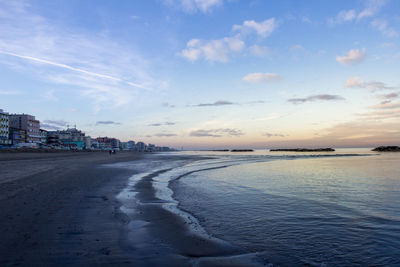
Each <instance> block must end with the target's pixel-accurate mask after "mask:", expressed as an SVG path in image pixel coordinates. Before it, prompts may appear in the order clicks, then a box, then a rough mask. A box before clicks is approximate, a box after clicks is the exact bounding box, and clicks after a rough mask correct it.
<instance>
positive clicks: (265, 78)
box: [242, 72, 283, 83]
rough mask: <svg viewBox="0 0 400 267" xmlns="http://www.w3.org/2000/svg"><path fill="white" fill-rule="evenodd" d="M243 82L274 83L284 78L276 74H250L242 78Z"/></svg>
mask: <svg viewBox="0 0 400 267" xmlns="http://www.w3.org/2000/svg"><path fill="white" fill-rule="evenodd" d="M242 80H243V81H246V82H251V83H265V82H274V81H282V80H283V77H282V76H281V75H279V74H276V73H260V72H257V73H250V74H247V75H246V76H244V77H243V78H242Z"/></svg>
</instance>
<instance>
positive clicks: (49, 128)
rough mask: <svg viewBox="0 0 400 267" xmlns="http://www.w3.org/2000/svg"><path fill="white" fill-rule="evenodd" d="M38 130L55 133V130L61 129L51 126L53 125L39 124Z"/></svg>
mask: <svg viewBox="0 0 400 267" xmlns="http://www.w3.org/2000/svg"><path fill="white" fill-rule="evenodd" d="M40 128H42V129H45V130H49V131H57V130H61V129H62V128H63V127H61V126H57V125H53V124H48V123H41V124H40Z"/></svg>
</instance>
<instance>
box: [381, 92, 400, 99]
mask: <svg viewBox="0 0 400 267" xmlns="http://www.w3.org/2000/svg"><path fill="white" fill-rule="evenodd" d="M382 97H383V98H386V99H393V98H398V97H400V95H399V94H398V93H391V94H386V95H382Z"/></svg>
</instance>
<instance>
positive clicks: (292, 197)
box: [121, 148, 400, 266]
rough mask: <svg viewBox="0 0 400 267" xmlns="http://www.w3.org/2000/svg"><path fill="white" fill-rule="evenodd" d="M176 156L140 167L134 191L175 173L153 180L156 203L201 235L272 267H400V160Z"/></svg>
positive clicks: (347, 152) (346, 153)
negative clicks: (144, 181) (259, 257)
mask: <svg viewBox="0 0 400 267" xmlns="http://www.w3.org/2000/svg"><path fill="white" fill-rule="evenodd" d="M173 155H177V160H172V161H171V160H163V159H162V158H163V157H171V153H160V154H158V155H157V157H155V158H157V159H158V160H154V162H153V163H152V164H149V163H148V162H147V163H143V162H142V163H140V162H139V163H135V164H142V165H141V166H139V165H136V168H139V167H140V168H142V172H141V173H139V174H137V175H135V176H134V177H132V178H131V182H130V186H131V187H132V186H133V185H134V183H135V182H137V181H139V180H140V179H141V178H143V177H144V176H145V175H148V174H149V173H151V172H155V171H159V170H167V171H165V172H163V173H160V174H159V175H157V176H155V177H154V178H153V187H154V188H155V190H156V195H157V197H158V198H159V199H162V200H163V201H164V202H163V203H164V204H162V205H163V207H164V208H165V209H167V210H169V211H171V212H173V213H175V214H177V216H181V217H182V218H184V219H185V220H188V225H190V226H191V228H192V231H194V232H196V233H197V234H200V235H204V236H208V237H209V238H214V239H218V240H222V241H224V242H227V243H229V244H231V245H232V246H235V247H239V248H241V249H242V250H243V251H246V253H250V254H251V253H254V254H257V255H262V257H263V259H264V260H265V263H266V264H270V266H400V153H390V152H386V153H378V152H373V151H371V149H370V148H356V149H336V151H335V152H270V151H268V150H255V151H253V152H222V151H221V152H219V151H180V152H173ZM180 157H182V159H180ZM185 157H187V158H189V159H185ZM145 169H146V170H145ZM126 190H129V188H127V189H126ZM121 199H122V200H123V199H124V198H123V194H122V195H121ZM125 200H127V199H126V198H125ZM125 206H127V205H125ZM123 207H124V206H123ZM123 207H122V208H123Z"/></svg>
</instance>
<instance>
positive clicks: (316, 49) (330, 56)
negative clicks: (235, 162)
mask: <svg viewBox="0 0 400 267" xmlns="http://www.w3.org/2000/svg"><path fill="white" fill-rule="evenodd" d="M0 81H1V82H0V109H4V110H5V111H7V112H10V113H28V114H31V115H35V116H36V117H37V119H39V120H40V121H41V124H42V128H44V129H48V130H53V129H63V128H65V127H66V126H67V125H76V127H77V128H78V129H81V130H83V131H85V132H86V133H87V134H88V135H91V136H92V137H97V136H113V137H117V138H120V139H121V140H123V141H127V140H135V141H144V142H146V143H155V144H158V145H167V146H172V147H176V148H181V147H183V148H186V149H192V148H196V149H197V148H225V147H227V148H233V147H238V148H239V147H240V148H245V147H251V148H266V147H287V146H296V147H299V146H328V147H351V146H358V147H359V146H361V147H362V146H367V147H369V146H376V145H390V144H393V145H399V144H400V1H395V0H391V1H390V0H387V1H384V0H372V1H361V0H359V1H350V0H345V1H338V0H331V1H316V0H315V1H298V0H293V1H285V0H283V1H267V0H254V1H250V0H249V1H245V0H225V1H224V0H136V1H128V0H124V1H122V0H121V1H108V0H85V1H81V0H68V1H67V0H65V1H61V0H55V1H37V0H31V1H8V0H0Z"/></svg>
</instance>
